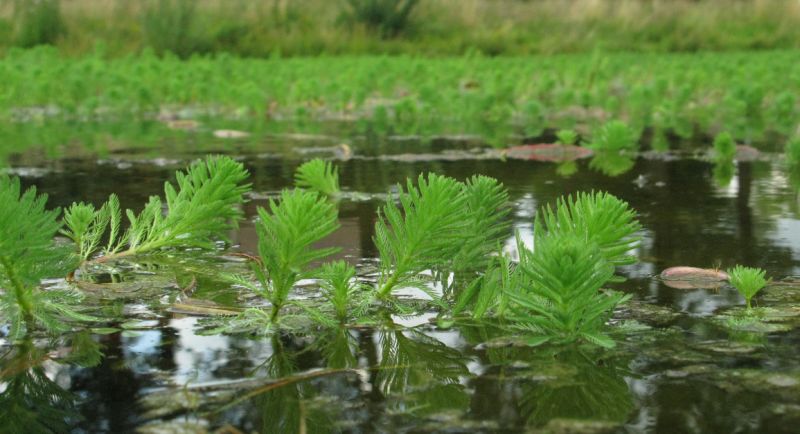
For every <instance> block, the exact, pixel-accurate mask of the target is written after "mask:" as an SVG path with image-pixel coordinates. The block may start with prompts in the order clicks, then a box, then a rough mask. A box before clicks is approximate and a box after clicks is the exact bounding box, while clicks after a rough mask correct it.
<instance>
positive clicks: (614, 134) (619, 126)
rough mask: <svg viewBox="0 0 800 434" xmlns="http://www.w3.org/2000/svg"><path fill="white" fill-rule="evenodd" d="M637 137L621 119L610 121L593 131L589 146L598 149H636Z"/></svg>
mask: <svg viewBox="0 0 800 434" xmlns="http://www.w3.org/2000/svg"><path fill="white" fill-rule="evenodd" d="M636 141H637V137H635V136H634V133H633V131H632V130H631V128H630V127H628V125H627V124H625V122H622V121H610V122H607V123H606V124H604V125H603V126H602V127H600V129H599V130H598V131H597V132H596V133H595V135H594V137H593V138H592V143H591V144H589V147H590V148H592V149H595V150H598V151H636V150H637V142H636Z"/></svg>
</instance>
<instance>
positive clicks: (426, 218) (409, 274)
mask: <svg viewBox="0 0 800 434" xmlns="http://www.w3.org/2000/svg"><path fill="white" fill-rule="evenodd" d="M462 189H463V187H462V184H461V183H459V182H458V181H456V180H454V179H452V178H448V177H444V176H440V175H436V174H433V173H431V174H428V176H427V178H426V177H425V176H423V175H420V176H419V179H418V182H417V186H414V185H413V184H412V182H411V180H409V181H408V184H407V186H406V191H405V192H402V193H400V195H399V198H398V199H399V202H400V205H399V206H398V205H397V204H395V202H394V198H391V197H390V198H389V200H388V202H387V203H386V205H384V207H383V209H382V213H381V214H380V215H379V216H378V221H377V222H376V223H375V237H374V241H375V246H376V247H377V248H378V252H379V254H380V259H381V262H380V267H381V276H380V279H379V282H378V288H379V289H378V295H379V296H380V297H387V296H389V295H390V294H391V292H392V290H393V289H394V288H395V287H396V286H397V285H399V284H412V285H415V286H418V287H419V288H420V289H423V290H425V289H426V288H425V287H424V285H418V283H419V282H417V281H416V276H417V275H418V274H419V273H420V272H422V271H424V270H426V269H430V268H432V267H434V266H436V265H437V264H442V263H447V262H449V261H450V260H451V259H452V258H453V256H454V255H455V254H456V253H457V252H458V251H459V250H460V249H461V246H460V244H459V243H460V241H461V240H462V235H463V233H464V231H465V230H466V228H467V222H466V221H465V219H464V216H463V215H462V214H461V213H462V211H463V209H464V201H465V200H466V197H465V196H464V195H463V194H462Z"/></svg>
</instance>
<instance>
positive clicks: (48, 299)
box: [0, 176, 92, 339]
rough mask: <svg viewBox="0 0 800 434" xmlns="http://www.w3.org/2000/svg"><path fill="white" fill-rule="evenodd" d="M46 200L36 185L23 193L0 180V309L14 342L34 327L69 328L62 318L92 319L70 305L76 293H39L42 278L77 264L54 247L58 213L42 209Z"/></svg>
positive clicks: (7, 180) (15, 182)
mask: <svg viewBox="0 0 800 434" xmlns="http://www.w3.org/2000/svg"><path fill="white" fill-rule="evenodd" d="M46 202H47V196H46V195H37V193H36V188H35V187H31V188H29V189H28V190H26V191H25V192H22V190H21V186H20V181H19V179H18V178H8V177H6V176H0V203H2V204H3V206H2V207H0V289H2V290H3V293H2V298H0V311H2V313H3V316H4V318H5V319H6V320H7V321H8V323H9V324H10V329H9V335H10V336H11V338H12V339H17V338H19V337H21V336H22V334H24V332H25V330H26V329H29V328H30V327H32V326H34V325H41V326H44V327H45V328H46V329H48V330H51V331H54V332H60V331H65V330H68V329H69V328H70V325H69V324H67V323H65V322H64V320H65V319H72V320H91V319H92V318H90V317H88V316H86V315H83V314H80V313H78V312H76V311H75V310H74V309H73V308H72V307H71V306H74V305H76V304H77V302H78V301H79V300H80V296H79V295H78V294H76V293H74V292H71V291H65V290H46V291H45V290H41V289H39V285H40V284H41V281H42V279H45V278H53V277H59V276H64V275H65V274H67V273H68V272H69V271H71V270H72V269H74V267H75V265H76V263H77V258H76V257H75V256H74V255H73V254H72V253H71V251H70V249H69V248H68V247H64V246H59V245H56V244H55V243H54V241H53V237H54V236H55V235H56V233H57V232H58V230H59V228H60V226H61V225H60V223H59V220H58V214H59V212H60V210H58V209H54V210H46V209H45V204H46Z"/></svg>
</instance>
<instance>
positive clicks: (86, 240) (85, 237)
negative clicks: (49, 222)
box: [60, 195, 119, 261]
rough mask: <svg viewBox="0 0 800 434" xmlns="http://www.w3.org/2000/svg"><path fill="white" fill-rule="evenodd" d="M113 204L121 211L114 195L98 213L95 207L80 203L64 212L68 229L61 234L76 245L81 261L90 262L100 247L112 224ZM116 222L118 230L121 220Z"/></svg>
mask: <svg viewBox="0 0 800 434" xmlns="http://www.w3.org/2000/svg"><path fill="white" fill-rule="evenodd" d="M113 203H116V204H117V210H119V208H118V205H119V201H118V200H117V199H116V195H112V198H110V199H109V202H106V203H105V204H104V205H103V207H101V208H100V209H99V210H97V211H95V209H94V205H92V204H87V203H83V202H79V203H73V204H72V206H70V207H69V208H67V210H66V211H65V212H64V225H65V226H66V228H65V229H62V230H61V231H60V232H61V233H62V234H64V235H66V236H67V237H69V239H71V240H72V241H73V242H74V243H75V245H76V246H77V247H78V256H79V257H80V258H81V260H83V261H85V260H88V259H89V257H90V256H91V255H92V253H93V252H95V251H96V250H97V248H98V247H99V246H100V242H101V240H102V238H103V235H104V234H105V232H106V228H108V225H109V223H110V222H111V210H112V209H113ZM115 222H116V225H117V228H119V219H118V218H117V219H116V220H115ZM117 232H118V229H117Z"/></svg>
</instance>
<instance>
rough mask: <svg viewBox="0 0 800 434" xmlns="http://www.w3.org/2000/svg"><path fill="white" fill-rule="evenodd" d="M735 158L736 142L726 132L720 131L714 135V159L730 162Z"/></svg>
mask: <svg viewBox="0 0 800 434" xmlns="http://www.w3.org/2000/svg"><path fill="white" fill-rule="evenodd" d="M734 158H736V143H735V142H734V141H733V137H732V136H731V135H730V133H728V132H721V133H719V134H717V135H716V137H714V160H715V161H717V162H730V161H733V159H734Z"/></svg>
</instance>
